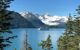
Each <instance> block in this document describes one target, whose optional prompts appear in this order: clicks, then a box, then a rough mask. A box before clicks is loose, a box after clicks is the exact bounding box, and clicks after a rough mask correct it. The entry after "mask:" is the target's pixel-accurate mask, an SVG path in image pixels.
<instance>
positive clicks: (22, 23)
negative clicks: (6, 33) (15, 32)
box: [10, 11, 68, 28]
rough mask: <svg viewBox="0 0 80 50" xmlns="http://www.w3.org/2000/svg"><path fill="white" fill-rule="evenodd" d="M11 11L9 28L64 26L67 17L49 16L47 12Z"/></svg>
mask: <svg viewBox="0 0 80 50" xmlns="http://www.w3.org/2000/svg"><path fill="white" fill-rule="evenodd" d="M12 12H13V13H12V14H10V16H11V17H12V18H13V19H12V20H11V21H10V22H11V24H12V25H13V26H11V28H40V27H49V28H54V27H57V28H64V27H65V24H66V23H67V20H68V17H66V16H50V15H48V14H44V15H39V14H34V13H32V12H21V13H17V12H14V11H12Z"/></svg>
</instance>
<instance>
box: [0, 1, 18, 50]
mask: <svg viewBox="0 0 80 50" xmlns="http://www.w3.org/2000/svg"><path fill="white" fill-rule="evenodd" d="M12 1H13V0H0V50H4V47H6V46H11V45H10V44H11V43H12V42H11V41H10V39H14V37H17V36H10V37H5V35H6V34H8V35H9V34H12V32H11V31H10V26H11V23H10V20H11V19H12V18H11V17H10V14H11V13H12V12H8V10H7V8H8V7H10V6H9V4H10V3H11V2H12Z"/></svg>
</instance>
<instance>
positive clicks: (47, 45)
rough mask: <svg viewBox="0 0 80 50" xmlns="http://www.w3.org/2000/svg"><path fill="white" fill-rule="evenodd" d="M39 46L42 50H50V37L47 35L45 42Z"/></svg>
mask: <svg viewBox="0 0 80 50" xmlns="http://www.w3.org/2000/svg"><path fill="white" fill-rule="evenodd" d="M40 46H42V49H43V50H45V49H46V50H52V48H53V47H52V41H51V36H50V35H48V38H47V39H46V40H45V41H42V42H41V43H40Z"/></svg>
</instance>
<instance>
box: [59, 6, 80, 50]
mask: <svg viewBox="0 0 80 50" xmlns="http://www.w3.org/2000/svg"><path fill="white" fill-rule="evenodd" d="M76 11H77V15H76V17H75V19H74V20H72V19H71V17H69V18H68V22H67V28H66V30H65V33H64V35H63V36H61V37H60V38H59V40H58V49H59V50H80V6H79V7H78V9H76ZM69 16H70V15H69Z"/></svg>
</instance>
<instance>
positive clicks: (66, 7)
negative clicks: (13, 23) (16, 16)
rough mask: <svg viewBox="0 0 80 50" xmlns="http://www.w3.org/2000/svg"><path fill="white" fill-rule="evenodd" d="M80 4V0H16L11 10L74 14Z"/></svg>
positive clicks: (62, 14)
mask: <svg viewBox="0 0 80 50" xmlns="http://www.w3.org/2000/svg"><path fill="white" fill-rule="evenodd" d="M79 4H80V0H14V1H13V2H12V3H11V7H10V10H12V11H16V12H23V11H29V12H33V13H37V14H45V13H48V14H50V15H59V16H67V15H68V14H69V13H72V14H74V13H75V9H76V8H77V7H78V5H79Z"/></svg>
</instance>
